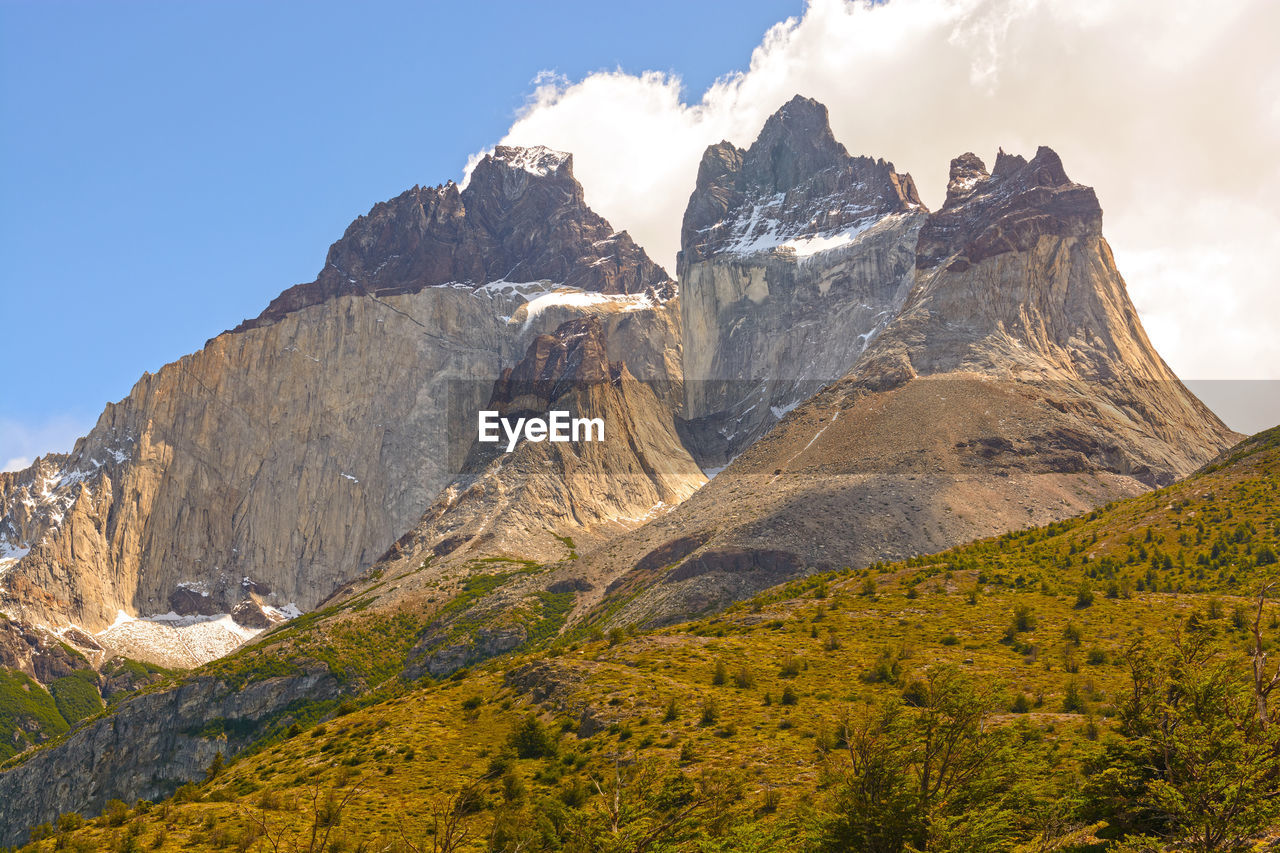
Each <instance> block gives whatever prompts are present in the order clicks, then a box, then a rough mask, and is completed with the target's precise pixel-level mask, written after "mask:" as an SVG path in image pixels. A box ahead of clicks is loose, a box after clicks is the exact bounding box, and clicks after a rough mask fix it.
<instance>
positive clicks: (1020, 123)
mask: <svg viewBox="0 0 1280 853" xmlns="http://www.w3.org/2000/svg"><path fill="white" fill-rule="evenodd" d="M1277 32H1280V4H1276V3H1273V2H1270V0H1225V2H1220V3H1215V4H1212V5H1208V4H1203V3H1199V2H1192V0H1171V2H1163V3H1151V2H1150V0H1115V2H1112V0H1083V2H1080V0H1078V1H1077V2H1073V3H1058V2H1051V0H889V2H888V3H886V4H881V5H874V6H873V5H869V4H864V3H861V2H857V3H850V2H845V0H811V2H810V5H809V6H808V8H807V9H806V11H805V14H804V16H803V17H802V18H800V19H791V20H788V21H785V22H783V23H780V24H778V25H776V26H775V27H773V28H772V29H771V30H770V31H769V32H768V33H767V34H766V35H765V36H764V38H763V40H762V42H761V44H760V45H759V47H757V48H756V49H755V51H754V53H753V54H752V57H751V63H750V66H749V68H748V70H747V71H746V72H742V73H735V74H731V75H729V76H727V77H724V78H722V79H721V80H719V81H717V82H716V83H715V84H714V85H713V86H712V87H711V88H710V89H708V90H707V91H706V92H705V93H702V95H701V97H700V99H698V100H694V101H693V102H689V101H688V100H687V97H688V93H684V92H682V90H681V82H680V80H679V78H677V77H673V76H669V75H664V74H658V73H646V74H642V75H639V76H636V75H630V74H625V73H622V72H616V71H615V72H602V73H597V74H593V75H591V76H589V77H587V78H585V79H583V80H580V81H577V82H569V81H565V80H563V79H556V78H551V77H548V78H544V79H542V80H540V81H539V82H538V84H537V86H536V89H535V92H534V94H533V96H532V97H531V99H530V102H529V105H528V107H527V108H526V109H525V110H524V111H523V112H522V113H521V114H520V116H519V117H518V118H517V120H516V121H515V123H514V124H513V125H512V127H511V129H510V131H509V132H508V134H507V136H506V137H505V138H504V139H503V140H502V142H503V143H506V144H534V143H537V144H543V145H548V146H550V147H553V148H557V149H560V150H565V151H572V152H573V153H574V164H575V170H576V173H577V175H578V177H579V179H580V180H581V181H582V183H583V184H584V186H585V188H586V194H587V200H588V202H589V203H590V204H591V205H592V206H593V207H595V208H596V209H597V210H598V211H599V212H600V213H601V214H603V215H604V216H606V217H607V218H609V219H610V221H612V222H613V223H614V225H615V226H616V227H619V228H626V229H628V230H629V231H630V232H631V233H632V235H633V236H634V237H635V238H636V239H637V240H638V241H639V242H640V243H641V244H643V245H644V246H646V247H647V248H648V249H649V250H650V251H651V252H652V254H653V255H654V256H655V258H657V259H658V260H659V261H660V262H661V263H663V264H665V265H667V266H668V269H669V271H671V272H674V263H675V252H676V250H677V249H678V243H679V233H680V221H681V218H682V216H683V213H684V207H685V204H686V202H687V200H688V197H689V193H690V191H691V190H692V188H693V183H694V176H695V174H696V172H697V164H698V160H699V158H700V157H701V154H702V151H703V149H704V148H705V147H706V145H708V144H710V143H714V142H717V141H719V140H720V139H728V140H730V141H731V142H733V143H735V144H737V145H739V146H745V145H748V144H750V142H751V141H752V139H753V138H754V137H755V135H756V133H757V132H758V131H759V129H760V127H761V125H762V124H763V123H764V120H765V118H767V117H768V115H769V114H770V113H772V112H773V111H774V110H775V109H777V107H778V106H780V105H781V104H782V103H784V102H785V101H786V100H787V99H788V98H790V97H791V96H792V95H794V94H796V93H800V94H804V95H808V96H810V97H814V98H817V99H818V100H820V101H822V102H823V103H825V104H826V105H827V106H828V107H829V109H830V111H831V119H832V125H833V129H834V131H835V133H836V136H837V138H839V139H840V140H841V141H842V142H844V144H845V146H846V147H847V148H849V150H850V151H851V152H853V153H855V154H870V155H873V156H877V157H885V158H886V159H889V160H892V161H893V162H894V163H895V164H896V165H897V167H898V168H899V169H900V170H903V171H909V172H911V173H912V175H913V176H914V177H915V179H916V182H917V185H918V186H919V188H920V192H921V195H922V196H923V197H924V199H925V201H926V202H927V203H928V204H929V205H930V206H931V207H934V208H936V207H937V206H938V205H940V204H941V201H942V196H943V194H944V190H945V185H946V177H947V169H948V164H949V162H950V160H951V158H952V157H954V156H956V155H958V154H960V153H962V152H964V151H974V152H976V153H978V154H979V155H980V156H982V157H983V158H984V159H985V160H986V161H987V164H988V166H990V165H991V162H992V160H993V159H994V155H995V151H996V149H997V148H998V147H1000V146H1003V147H1004V148H1005V150H1009V151H1017V152H1021V153H1024V154H1027V155H1030V154H1032V153H1034V150H1035V146H1036V145H1039V144H1046V145H1049V146H1051V147H1053V148H1054V149H1055V150H1057V152H1058V153H1059V154H1060V155H1062V158H1063V161H1064V163H1065V165H1066V167H1067V172H1068V174H1070V175H1071V176H1072V177H1073V178H1074V179H1075V180H1077V181H1080V182H1082V183H1087V184H1090V185H1092V186H1094V187H1095V188H1096V189H1097V191H1098V196H1099V198H1100V200H1101V201H1102V205H1103V209H1104V211H1105V212H1106V220H1105V230H1106V233H1107V235H1108V239H1109V240H1110V241H1111V244H1112V247H1113V249H1114V250H1115V253H1116V257H1117V261H1118V263H1119V265H1120V269H1121V271H1122V272H1123V273H1125V274H1126V277H1127V280H1128V283H1129V287H1130V292H1131V294H1132V296H1133V298H1134V301H1135V303H1136V304H1137V306H1138V308H1139V311H1140V313H1141V315H1142V317H1143V320H1144V322H1145V324H1146V325H1147V328H1148V331H1149V334H1150V335H1151V337H1152V339H1153V341H1154V342H1155V344H1156V346H1157V348H1158V349H1159V350H1160V351H1161V353H1162V354H1163V355H1164V356H1165V358H1166V360H1167V361H1169V363H1170V364H1171V366H1172V367H1173V368H1174V370H1175V371H1177V372H1178V373H1179V374H1181V375H1183V376H1187V377H1194V378H1234V379H1244V378H1280V336H1277V335H1276V333H1275V332H1276V330H1275V318H1276V317H1278V316H1280V289H1278V288H1276V287H1275V286H1274V282H1275V272H1274V271H1275V270H1276V269H1280V244H1278V243H1277V240H1276V239H1275V235H1276V234H1277V233H1280V214H1278V213H1277V202H1276V199H1277V198H1280V169H1277V167H1276V161H1275V158H1274V154H1275V152H1276V151H1277V150H1280V71H1278V69H1280V64H1278V63H1277V61H1276V59H1275V58H1274V44H1273V42H1274V36H1275V33H1277Z"/></svg>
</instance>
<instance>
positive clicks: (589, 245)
mask: <svg viewBox="0 0 1280 853" xmlns="http://www.w3.org/2000/svg"><path fill="white" fill-rule="evenodd" d="M495 281H510V282H522V281H523V282H527V281H554V282H559V283H561V284H564V285H567V286H569V287H575V288H578V289H579V290H588V291H592V292H596V293H613V294H618V293H644V292H646V291H659V292H661V291H665V290H666V289H667V288H668V287H669V285H670V282H669V277H668V276H667V274H666V272H664V271H663V269H662V268H661V267H659V266H658V265H657V264H655V263H653V261H651V260H649V257H648V256H647V255H646V254H645V253H644V250H643V249H641V248H640V247H639V246H637V245H636V244H635V241H634V240H632V239H631V237H630V235H628V234H627V233H626V232H625V231H622V232H618V231H614V230H613V227H612V226H610V225H609V223H608V222H606V221H605V220H604V218H603V217H601V216H600V215H599V214H597V213H596V212H595V211H593V210H591V208H589V207H587V204H586V202H585V201H584V200H583V197H582V185H581V184H579V183H578V182H577V180H576V179H575V178H574V177H573V157H572V156H571V155H569V154H564V153H562V152H559V151H552V150H550V149H549V148H543V147H541V146H537V147H533V148H511V147H507V146H501V145H500V146H498V147H497V148H495V149H494V152H493V153H492V154H489V155H486V156H485V157H484V159H482V160H481V161H480V162H479V163H477V164H476V167H475V169H474V171H472V173H471V176H470V180H469V182H468V183H467V186H466V187H465V188H460V187H459V186H458V185H457V184H455V183H453V182H452V181H449V182H448V183H445V184H442V185H440V186H437V187H414V188H413V189H411V190H408V191H407V192H404V193H402V194H400V195H399V196H397V197H395V198H394V199H391V200H390V201H386V202H382V203H381V204H377V205H375V206H374V208H373V209H372V210H371V211H369V213H368V215H366V216H362V217H360V218H359V219H357V220H356V221H355V222H353V223H351V226H350V227H349V228H347V232H346V233H345V234H344V235H343V236H342V239H341V240H339V241H338V242H336V243H334V244H333V247H332V248H330V249H329V256H328V257H327V258H326V259H325V265H324V269H323V270H321V272H320V275H319V276H317V277H316V279H315V281H313V282H310V283H307V284H299V285H296V286H294V287H291V288H289V289H288V290H286V291H285V292H284V293H282V294H280V295H279V296H278V297H276V298H275V299H274V300H272V302H271V304H270V305H268V306H267V308H266V310H265V311H263V312H262V313H261V314H260V315H258V316H257V317H256V318H254V319H252V320H246V321H245V322H244V323H242V324H241V325H240V326H239V327H238V328H237V331H243V330H244V329H250V328H255V327H257V326H263V325H268V324H270V323H274V322H277V321H279V320H280V319H281V318H283V317H285V316H286V315H288V314H290V313H292V312H294V311H298V310H301V309H302V308H306V307H307V306H309V305H317V304H319V303H321V302H326V301H328V300H330V299H333V298H334V297H337V296H343V295H350V294H361V295H371V296H376V297H385V296H390V295H393V294H398V293H414V292H416V291H419V290H421V289H422V288H424V287H431V286H434V285H441V284H448V283H465V284H472V285H482V284H488V283H491V282H495Z"/></svg>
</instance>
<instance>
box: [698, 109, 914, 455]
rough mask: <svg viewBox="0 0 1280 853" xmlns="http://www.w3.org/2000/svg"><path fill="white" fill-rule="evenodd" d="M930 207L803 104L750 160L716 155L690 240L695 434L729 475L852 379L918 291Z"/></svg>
mask: <svg viewBox="0 0 1280 853" xmlns="http://www.w3.org/2000/svg"><path fill="white" fill-rule="evenodd" d="M926 215H927V211H926V210H925V209H924V207H923V205H922V204H921V203H920V198H919V196H918V195H917V193H916V189H915V185H914V183H912V180H911V176H910V175H900V174H898V173H897V172H895V171H894V168H893V164H891V163H886V162H885V161H883V160H872V159H871V158H869V157H851V156H849V154H848V152H847V151H846V150H845V148H844V146H843V145H841V144H840V143H839V142H837V141H836V140H835V138H834V137H833V136H832V135H831V129H830V127H829V126H828V123H827V110H826V107H824V106H822V105H821V104H819V103H817V102H816V101H812V100H809V99H806V98H800V97H796V98H794V99H792V100H791V101H790V102H788V103H787V104H786V105H785V106H783V107H782V109H781V110H779V111H778V112H777V113H776V114H775V115H774V116H773V117H772V118H770V119H769V120H768V121H767V122H766V123H765V126H764V129H763V130H762V131H761V132H760V136H759V138H758V139H757V140H756V141H755V142H754V143H753V144H752V145H751V147H750V148H748V149H747V150H746V151H741V150H738V149H737V148H735V147H734V146H733V145H731V144H729V143H727V142H721V143H720V144H718V145H713V146H711V147H710V148H708V149H707V151H706V153H705V154H704V155H703V158H702V163H701V165H700V166H699V169H698V183H697V186H696V187H695V189H694V191H693V195H692V196H691V197H690V199H689V205H688V208H687V210H686V212H685V217H684V226H683V229H682V232H681V245H682V248H681V252H680V258H679V277H680V281H681V306H680V307H681V315H682V321H683V325H684V373H685V379H686V386H685V408H684V411H683V413H682V414H683V416H684V417H685V418H686V419H687V420H688V424H687V425H686V427H685V430H684V432H685V435H686V438H687V440H688V442H689V445H690V447H691V449H693V451H694V453H695V455H696V456H697V457H698V459H699V461H700V462H701V463H702V464H703V465H704V466H707V467H710V468H718V467H722V466H723V465H724V464H725V463H726V462H727V461H728V460H729V459H731V458H733V457H734V456H736V455H737V454H738V453H740V452H741V451H742V450H743V449H744V448H746V447H748V446H750V444H751V443H752V442H753V441H754V440H755V439H757V438H759V437H760V436H761V435H762V434H763V433H764V432H766V431H767V430H768V429H769V428H770V427H772V426H773V425H774V424H775V423H777V421H778V419H779V418H781V417H782V416H783V415H784V414H785V413H786V412H788V411H790V410H791V409H792V408H794V407H795V406H796V405H798V404H799V403H800V402H802V401H804V400H805V399H807V398H808V397H810V396H812V395H813V394H814V393H815V392H816V391H817V390H818V389H819V388H820V387H822V385H824V384H826V383H827V382H831V381H833V380H835V379H838V378H839V377H841V376H843V375H844V374H845V372H846V371H848V369H849V368H850V367H851V366H852V365H853V362H854V361H855V360H856V359H857V358H858V356H860V355H861V354H862V351H863V350H864V349H865V348H866V346H867V344H868V342H869V341H871V340H872V339H873V338H874V337H875V335H876V334H877V333H878V332H879V331H880V330H881V329H882V328H883V327H884V325H885V324H886V323H888V321H889V320H890V319H891V318H892V317H893V316H894V315H895V314H896V313H897V311H898V309H899V308H900V307H901V305H902V302H903V300H904V299H905V298H906V295H907V291H908V290H909V289H910V287H911V284H912V280H913V274H914V269H915V261H916V256H915V245H916V240H917V235H918V234H919V231H920V228H921V226H922V225H924V222H925V219H926Z"/></svg>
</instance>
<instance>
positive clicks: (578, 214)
mask: <svg viewBox="0 0 1280 853" xmlns="http://www.w3.org/2000/svg"><path fill="white" fill-rule="evenodd" d="M670 292H671V284H670V282H669V281H668V280H667V276H666V274H665V273H664V272H663V271H662V269H661V268H659V267H658V266H656V265H655V264H653V263H652V261H650V260H649V259H648V257H647V256H645V254H644V252H643V251H642V250H641V249H639V248H638V247H637V246H636V245H635V244H634V243H633V242H632V241H631V239H630V238H629V237H628V236H627V235H626V234H625V233H617V232H615V231H613V229H612V228H611V227H609V225H608V223H606V222H605V221H604V220H603V219H601V218H600V217H599V216H597V215H596V214H594V213H592V212H591V211H590V210H589V209H588V208H587V207H586V206H585V205H584V204H583V203H582V190H581V187H580V186H579V185H578V184H577V182H576V181H575V180H574V178H573V174H572V162H571V159H570V158H569V157H568V155H564V154H558V153H556V152H552V151H549V150H547V149H543V148H536V149H517V148H500V149H498V150H497V151H496V152H495V153H494V154H493V155H491V156H489V157H486V158H485V160H484V161H482V162H481V163H480V164H479V165H478V166H477V167H476V169H475V172H474V174H473V176H472V180H471V183H470V184H469V186H468V187H467V188H466V189H465V190H459V189H458V188H457V187H456V186H454V185H452V184H446V185H445V186H443V187H437V188H434V189H415V190H412V191H410V192H409V193H406V194H404V195H402V196H400V197H399V198H397V199H395V200H393V201H391V202H388V203H385V204H379V205H377V206H376V207H375V208H374V210H373V211H372V212H371V213H370V214H369V215H368V216H366V217H361V218H360V219H359V220H357V222H356V223H355V224H353V225H352V226H351V227H350V228H349V229H348V230H347V233H346V235H345V236H344V237H343V239H342V240H340V241H338V243H336V244H334V246H333V248H332V249H331V250H330V252H329V258H328V262H327V263H326V266H325V269H324V271H323V272H322V273H321V275H320V276H319V277H318V278H317V279H316V281H315V282H313V283H312V284H310V285H303V286H300V287H298V288H292V289H291V290H289V291H286V292H285V294H283V295H282V296H281V297H280V298H279V299H277V300H275V301H274V302H273V303H272V305H271V307H269V308H268V309H267V310H266V311H265V312H264V313H263V314H262V315H261V316H260V317H258V318H257V319H256V320H254V321H251V322H249V323H246V324H244V325H243V326H241V327H240V329H238V330H237V331H233V332H228V333H225V334H222V335H219V336H218V337H216V338H214V339H213V340H211V341H210V342H209V343H208V344H207V345H206V346H205V347H204V349H202V350H200V351H199V352H197V353H195V354H194V355H190V356H187V357H184V358H182V359H180V360H179V361H177V362H175V363H173V364H170V365H167V366H166V367H164V368H163V369H161V370H160V371H159V372H158V373H156V374H154V375H151V374H148V375H145V376H143V378H142V379H141V380H140V381H139V382H138V384H137V385H136V386H135V387H134V389H133V391H132V392H131V393H130V395H129V397H128V398H126V399H125V400H123V401H122V402H120V403H117V404H114V405H110V406H108V407H107V409H106V411H104V412H103V414H102V416H101V418H100V419H99V421H98V424H97V426H96V427H95V428H94V430H93V431H92V432H91V433H90V434H89V435H88V436H86V437H85V438H84V439H81V440H80V441H79V442H78V443H77V445H76V447H75V449H74V450H73V452H72V453H71V454H69V455H65V456H56V457H52V456H51V457H48V458H45V459H42V460H39V461H38V462H37V463H36V464H35V465H33V466H32V467H31V468H29V469H27V470H26V471H22V472H16V473H6V474H0V500H2V501H3V503H0V544H3V547H4V548H5V549H6V550H5V552H4V554H5V556H6V558H7V562H6V564H5V567H4V569H3V575H0V608H3V610H4V611H5V612H7V613H9V614H11V615H13V616H15V617H17V618H21V619H23V620H26V621H29V622H31V623H36V624H45V625H49V626H53V627H60V626H68V625H72V624H74V625H77V626H80V627H81V628H83V629H85V630H86V631H89V632H99V631H101V630H103V629H105V628H107V627H108V626H110V625H112V623H113V622H115V621H116V620H117V618H118V616H120V614H121V613H123V614H124V615H125V616H149V615H153V614H166V613H169V612H171V611H172V612H176V613H177V614H179V615H183V614H187V615H195V614H208V615H212V614H217V613H230V612H231V611H232V610H233V608H235V607H236V605H238V604H240V603H242V602H244V601H246V600H249V601H253V602H257V603H261V604H264V605H267V606H274V607H276V608H285V607H286V606H288V605H294V606H296V607H297V608H299V609H301V610H307V609H310V608H312V607H314V606H315V605H316V603H318V602H319V601H320V600H321V599H323V598H324V597H325V596H327V595H329V594H330V593H331V592H333V591H334V590H335V589H336V588H338V586H339V585H340V584H341V583H342V582H343V581H344V580H346V579H348V578H351V577H353V576H355V575H357V574H359V572H360V571H362V570H363V569H364V568H366V567H368V566H369V565H370V564H371V563H372V562H373V561H374V560H376V559H377V558H378V557H379V556H380V555H381V554H382V553H383V552H384V551H385V550H386V549H387V547H388V546H390V545H391V544H392V543H393V542H395V541H396V539H397V538H398V537H399V536H401V535H402V534H403V533H404V532H405V531H406V530H407V529H409V528H410V527H411V526H413V525H414V523H415V522H416V521H417V520H418V519H419V518H420V517H421V515H422V513H423V511H424V510H425V509H426V508H427V507H428V506H429V505H430V503H431V501H432V500H433V499H434V498H435V497H436V495H437V493H438V492H439V491H440V489H441V488H442V487H444V486H445V485H446V484H447V483H449V481H450V480H451V479H452V478H453V477H454V475H455V474H456V473H457V463H458V462H459V461H460V460H461V459H462V458H463V456H464V455H465V452H466V448H467V447H468V445H469V442H470V439H469V438H468V437H467V436H468V435H470V437H471V438H474V434H475V433H474V425H473V424H470V423H468V424H458V423H451V422H450V421H449V411H450V405H449V401H450V399H452V398H456V397H458V396H459V395H461V397H462V398H463V403H465V404H466V405H467V406H470V408H471V409H474V408H475V407H476V406H477V405H478V404H479V403H482V402H483V401H484V399H485V398H486V396H487V395H488V393H489V391H490V390H491V388H492V383H493V381H494V380H495V379H496V378H497V377H498V374H499V370H500V369H501V367H502V366H503V365H504V364H508V365H509V364H512V363H513V362H515V361H517V360H518V359H519V358H520V357H521V356H522V355H523V354H524V352H525V349H526V347H527V346H528V345H529V342H530V341H531V340H533V339H534V338H535V337H536V336H537V335H539V334H541V333H544V332H547V331H551V330H553V329H555V328H556V327H557V326H559V325H560V324H561V323H563V322H565V321H566V320H568V319H572V318H575V317H583V316H595V317H599V318H600V322H601V328H602V330H604V331H607V332H608V337H609V340H610V342H611V345H612V346H616V347H618V348H619V349H622V350H625V351H626V352H627V353H628V361H629V364H630V365H631V366H632V367H631V369H632V370H633V371H636V372H637V373H639V374H640V375H641V376H642V378H644V379H646V380H654V381H656V382H660V383H661V382H665V383H667V384H666V385H665V386H663V387H665V388H666V389H667V392H666V393H678V389H679V362H678V353H679V343H678V339H677V325H676V323H677V320H676V317H675V316H674V314H673V313H672V310H671V309H670V308H668V307H667V304H666V302H667V297H668V296H669V295H670ZM614 357H616V356H614ZM673 389H674V390H673ZM451 395H452V396H451ZM19 557H20V559H19ZM15 560H16V562H13V561H15ZM250 612H251V611H250ZM254 621H258V622H260V621H261V620H260V619H257V620H254ZM130 651H131V653H136V650H135V649H131V650H130Z"/></svg>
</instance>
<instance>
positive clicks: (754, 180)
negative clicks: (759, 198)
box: [742, 95, 850, 192]
mask: <svg viewBox="0 0 1280 853" xmlns="http://www.w3.org/2000/svg"><path fill="white" fill-rule="evenodd" d="M849 160H850V157H849V152H848V151H847V150H845V147H844V146H843V145H841V144H840V143H839V142H837V141H836V138H835V136H834V135H833V134H832V132H831V122H830V119H829V117H828V115H827V108H826V107H825V106H824V105H822V104H820V103H818V102H817V101H815V100H813V99H812V98H805V97H802V96H801V95H796V96H795V97H794V98H792V99H791V100H790V101H787V103H785V104H783V105H782V107H781V108H780V109H779V110H778V111H777V112H776V113H774V114H773V115H771V116H769V118H768V120H767V121H765V123H764V127H763V128H761V130H760V135H759V136H758V137H757V138H756V141H755V142H754V143H753V144H752V145H751V147H750V148H748V149H747V151H746V153H745V155H744V157H743V162H742V174H743V177H744V178H745V179H746V181H747V183H748V184H750V185H752V186H755V187H759V188H761V189H765V190H771V191H773V192H786V191H788V190H790V189H793V188H795V187H798V186H800V185H801V184H802V183H804V182H805V181H807V180H808V179H809V178H810V177H812V176H813V175H815V174H817V173H818V172H821V171H824V170H826V169H834V168H839V167H840V166H843V165H845V164H847V163H848V162H849Z"/></svg>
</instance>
